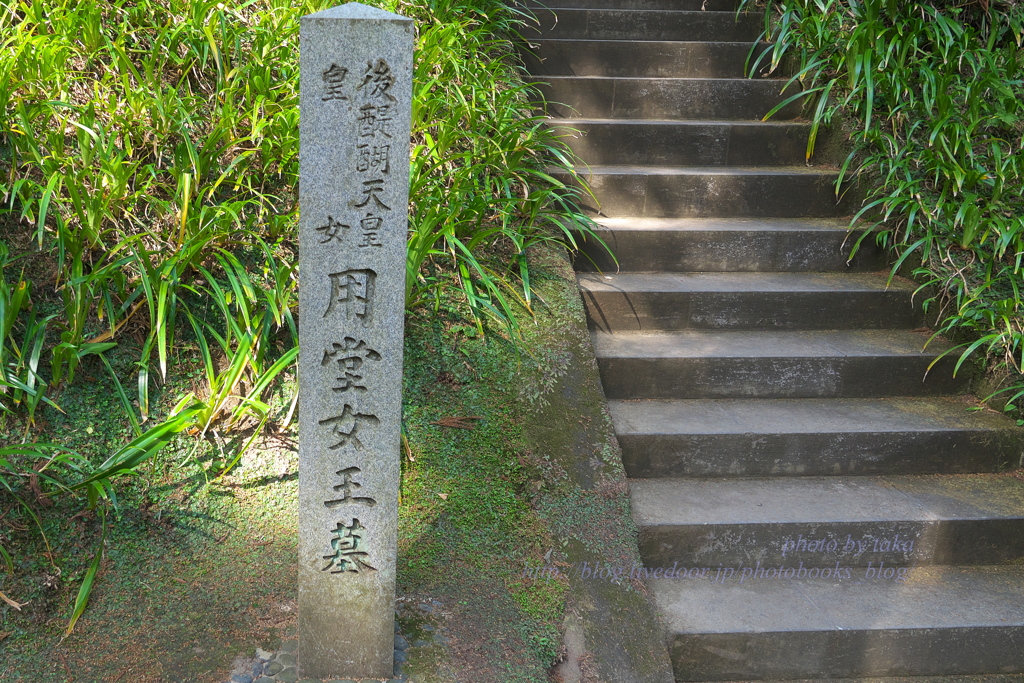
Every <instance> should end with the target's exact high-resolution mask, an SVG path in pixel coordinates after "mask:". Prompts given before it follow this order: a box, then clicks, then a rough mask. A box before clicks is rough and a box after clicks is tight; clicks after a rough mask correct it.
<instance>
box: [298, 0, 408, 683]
mask: <svg viewBox="0 0 1024 683" xmlns="http://www.w3.org/2000/svg"><path fill="white" fill-rule="evenodd" d="M412 52H413V22H412V20H411V19H407V18H405V17H401V16H399V15H397V14H391V13H389V12H385V11H383V10H379V9H376V8H373V7H368V6H366V5H361V4H358V3H350V4H347V5H342V6H340V7H335V8H333V9H329V10H324V11H323V12H317V13H316V14H310V15H307V16H305V17H303V18H302V24H301V43H300V78H301V93H300V105H299V112H300V125H299V130H300V152H299V154H300V158H299V165H300V180H299V209H300V219H299V342H300V347H301V352H300V354H299V672H300V674H301V675H302V676H303V677H311V678H324V679H327V678H389V677H390V676H391V674H392V666H393V661H392V660H393V652H394V614H395V611H394V610H395V557H396V553H397V536H398V484H399V472H400V469H399V457H400V443H399V440H400V425H401V410H402V400H401V392H402V338H403V323H404V310H405V252H406V235H407V221H408V203H409V127H410V117H411V101H412V100H411V98H412Z"/></svg>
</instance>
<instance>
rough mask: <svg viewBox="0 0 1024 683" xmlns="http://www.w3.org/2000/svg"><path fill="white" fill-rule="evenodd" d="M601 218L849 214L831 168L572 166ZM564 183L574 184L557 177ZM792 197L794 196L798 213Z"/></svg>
mask: <svg viewBox="0 0 1024 683" xmlns="http://www.w3.org/2000/svg"><path fill="white" fill-rule="evenodd" d="M577 172H578V173H579V176H580V177H581V178H582V179H583V180H584V181H585V182H586V183H587V184H588V185H589V187H590V189H591V191H592V192H593V194H594V196H595V197H596V198H597V203H594V202H592V201H591V200H590V198H589V197H587V198H585V199H583V200H582V201H581V206H582V207H583V208H584V210H586V211H589V212H591V213H595V214H597V215H599V216H601V217H605V216H607V217H611V218H621V217H637V218H702V217H718V218H722V217H744V218H748V217H772V218H773V217H787V218H788V217H796V216H798V217H808V218H814V217H835V216H841V215H843V214H845V213H847V212H848V211H849V210H850V208H851V207H850V201H849V199H848V198H847V196H846V195H843V196H841V197H838V198H837V197H836V191H835V182H836V179H837V178H838V172H837V171H835V170H834V169H819V168H808V167H806V166H626V165H623V166H596V165H595V166H589V167H586V168H582V167H581V168H578V169H577ZM562 178H563V180H565V181H566V182H575V181H574V180H573V179H571V178H568V177H565V176H563V177H562ZM793 197H800V200H801V201H800V205H799V208H798V209H795V210H794V208H793V201H792V198H793Z"/></svg>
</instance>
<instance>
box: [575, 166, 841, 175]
mask: <svg viewBox="0 0 1024 683" xmlns="http://www.w3.org/2000/svg"><path fill="white" fill-rule="evenodd" d="M575 171H576V173H578V174H579V175H581V176H584V177H585V176H588V175H677V176H706V175H721V176H794V175H799V176H821V177H829V176H831V177H835V176H837V175H838V174H839V171H838V170H837V169H835V168H831V167H820V166H818V167H815V166H577V167H576V168H575Z"/></svg>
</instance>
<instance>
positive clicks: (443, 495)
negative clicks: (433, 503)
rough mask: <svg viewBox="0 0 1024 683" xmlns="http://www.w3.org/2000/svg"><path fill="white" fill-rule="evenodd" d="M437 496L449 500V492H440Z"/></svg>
mask: <svg viewBox="0 0 1024 683" xmlns="http://www.w3.org/2000/svg"><path fill="white" fill-rule="evenodd" d="M437 497H438V498H440V499H441V500H448V494H447V493H439V494H437Z"/></svg>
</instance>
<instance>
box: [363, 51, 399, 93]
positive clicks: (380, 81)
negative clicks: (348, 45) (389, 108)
mask: <svg viewBox="0 0 1024 683" xmlns="http://www.w3.org/2000/svg"><path fill="white" fill-rule="evenodd" d="M394 84H395V77H394V76H393V75H392V74H391V67H390V66H389V65H388V63H387V62H386V61H385V60H383V59H378V60H377V64H376V65H374V63H373V62H367V63H366V73H365V74H364V76H363V82H362V83H360V84H359V85H357V86H356V90H360V89H362V88H363V87H365V86H367V85H369V86H370V87H369V88H367V91H368V92H367V96H368V97H380V96H382V95H383V96H384V97H387V98H388V99H389V100H391V101H392V102H397V100H396V99H395V98H394V96H393V95H392V94H391V93H390V92H388V91H389V90H391V86H393V85H394Z"/></svg>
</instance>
